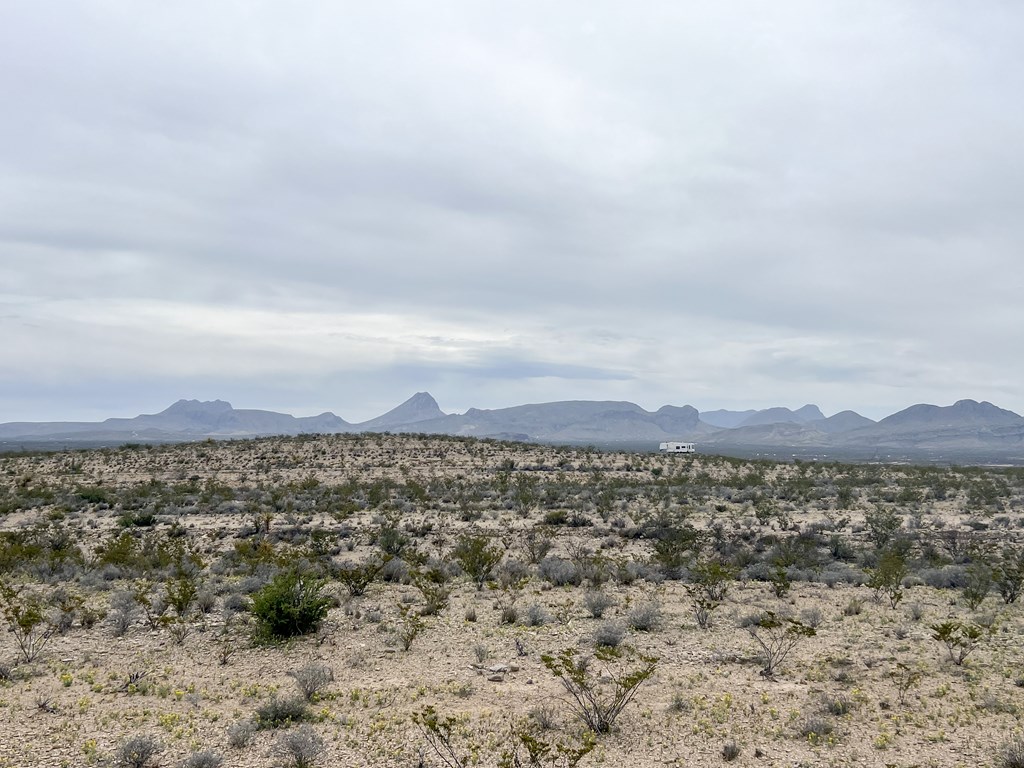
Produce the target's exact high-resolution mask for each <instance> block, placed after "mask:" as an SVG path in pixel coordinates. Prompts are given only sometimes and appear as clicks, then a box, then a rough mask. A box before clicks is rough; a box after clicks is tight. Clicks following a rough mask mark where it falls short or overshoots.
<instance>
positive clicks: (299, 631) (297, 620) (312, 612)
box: [249, 571, 331, 640]
mask: <svg viewBox="0 0 1024 768" xmlns="http://www.w3.org/2000/svg"><path fill="white" fill-rule="evenodd" d="M323 589H324V582H323V580H322V579H317V578H313V577H311V576H308V575H304V574H301V573H298V572H297V571H286V572H284V573H280V574H278V575H277V576H275V577H274V578H273V580H272V581H271V582H270V583H269V584H267V585H266V586H265V587H263V588H262V589H260V590H259V591H257V592H256V593H255V594H254V595H253V596H252V604H251V605H250V606H249V612H250V613H252V615H253V616H254V617H255V618H256V621H257V624H258V632H259V634H260V635H261V636H262V637H264V638H267V639H270V640H284V639H287V638H289V637H295V636H296V635H305V634H307V633H309V632H313V631H315V630H316V629H318V628H319V627H320V623H321V622H322V621H323V620H324V617H325V616H327V611H328V609H329V608H330V607H331V598H330V597H328V596H327V595H325V594H324V593H323Z"/></svg>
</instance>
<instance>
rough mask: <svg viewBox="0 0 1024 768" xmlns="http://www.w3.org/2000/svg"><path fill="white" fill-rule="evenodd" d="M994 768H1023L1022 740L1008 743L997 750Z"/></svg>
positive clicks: (1023, 745) (1023, 752)
mask: <svg viewBox="0 0 1024 768" xmlns="http://www.w3.org/2000/svg"><path fill="white" fill-rule="evenodd" d="M995 768H1024V739H1019V738H1018V739H1014V740H1013V741H1008V742H1006V743H1005V744H1003V745H1002V747H1000V748H999V755H998V756H997V757H996V760H995Z"/></svg>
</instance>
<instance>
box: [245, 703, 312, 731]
mask: <svg viewBox="0 0 1024 768" xmlns="http://www.w3.org/2000/svg"><path fill="white" fill-rule="evenodd" d="M308 718H309V707H308V706H307V705H306V700H305V699H304V698H302V697H301V696H286V697H283V698H281V697H278V696H274V697H272V698H271V699H270V700H269V701H268V702H266V703H265V704H263V705H262V706H260V707H259V708H258V709H257V710H256V727H257V728H259V729H260V730H267V729H270V728H287V727H288V726H289V725H291V724H292V723H300V722H302V721H303V720H306V719H308Z"/></svg>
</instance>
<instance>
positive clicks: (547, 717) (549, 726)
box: [529, 704, 558, 731]
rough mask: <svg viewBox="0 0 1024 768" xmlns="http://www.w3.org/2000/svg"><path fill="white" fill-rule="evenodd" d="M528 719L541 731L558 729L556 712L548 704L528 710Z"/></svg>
mask: <svg viewBox="0 0 1024 768" xmlns="http://www.w3.org/2000/svg"><path fill="white" fill-rule="evenodd" d="M529 718H530V720H531V721H532V722H533V724H534V725H536V726H537V728H538V729H540V730H542V731H551V730H554V729H555V728H557V727H558V711H557V710H556V709H555V708H554V707H553V706H551V705H550V704H541V705H540V706H536V707H534V708H533V709H531V710H530V714H529Z"/></svg>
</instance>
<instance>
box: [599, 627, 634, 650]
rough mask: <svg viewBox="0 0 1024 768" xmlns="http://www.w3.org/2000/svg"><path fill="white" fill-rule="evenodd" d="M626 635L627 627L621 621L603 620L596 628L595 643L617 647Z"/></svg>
mask: <svg viewBox="0 0 1024 768" xmlns="http://www.w3.org/2000/svg"><path fill="white" fill-rule="evenodd" d="M625 637H626V627H625V626H624V625H623V624H622V622H620V621H603V622H601V623H600V624H598V625H597V629H595V630H594V645H602V646H605V647H608V648H617V647H618V645H619V644H620V643H621V642H622V641H623V640H624V639H625Z"/></svg>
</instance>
